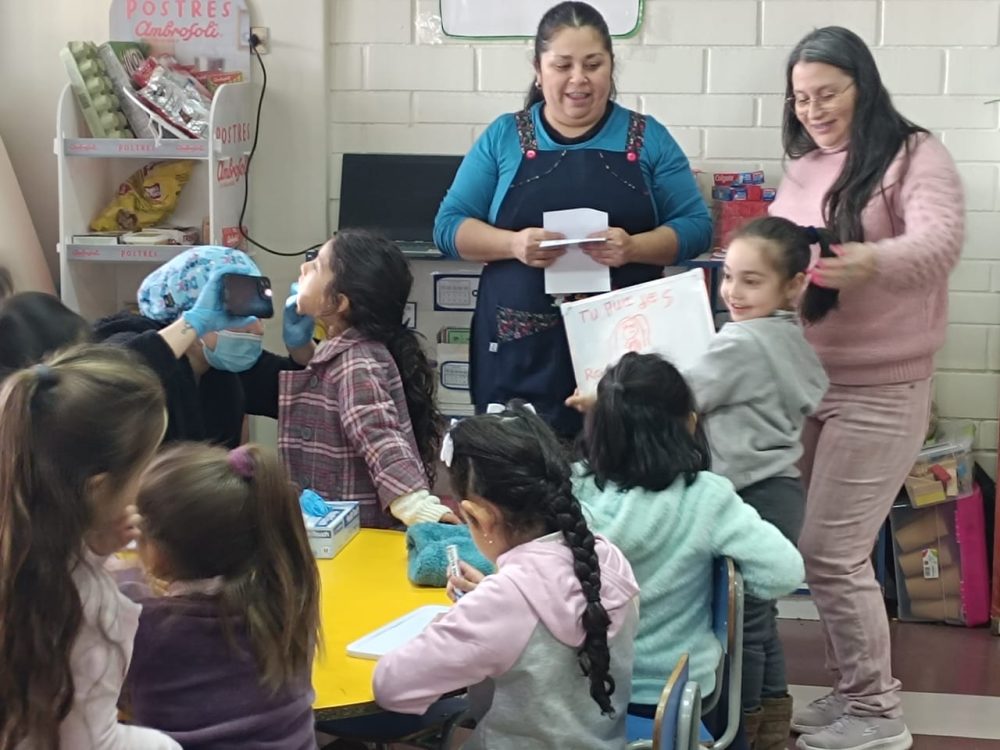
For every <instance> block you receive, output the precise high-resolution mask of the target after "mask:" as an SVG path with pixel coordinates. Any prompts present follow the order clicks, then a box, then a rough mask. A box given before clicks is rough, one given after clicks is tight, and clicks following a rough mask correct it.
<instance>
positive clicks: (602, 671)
mask: <svg viewBox="0 0 1000 750" xmlns="http://www.w3.org/2000/svg"><path fill="white" fill-rule="evenodd" d="M442 459H443V460H444V462H445V464H447V465H448V466H449V467H450V469H451V480H452V486H453V489H454V492H455V495H456V496H457V497H460V498H462V503H461V508H462V512H463V514H464V515H465V517H466V519H467V520H468V523H469V530H470V531H471V533H472V538H473V540H474V541H475V543H476V546H477V547H479V549H480V550H481V551H482V552H483V554H484V555H485V556H486V557H488V558H490V559H491V560H493V561H495V562H496V564H497V572H496V573H495V574H493V575H490V576H487V577H486V578H484V579H482V581H481V582H480V583H479V584H478V586H476V587H475V588H474V589H473V590H471V591H469V592H468V593H467V594H465V595H464V596H463V597H462V598H461V599H459V600H458V601H457V602H456V604H455V605H454V607H452V609H451V610H450V611H449V612H448V613H447V614H445V615H444V616H443V617H442V618H441V619H440V620H438V621H437V622H435V623H433V624H432V625H431V626H429V627H428V628H427V629H426V630H425V631H424V632H423V633H422V634H421V635H420V636H418V637H417V638H415V639H414V640H412V641H410V642H409V643H408V644H406V645H405V646H403V647H401V648H399V649H397V650H396V651H394V652H392V653H389V654H387V655H386V656H384V657H383V658H382V659H381V661H380V662H379V664H378V667H377V668H376V670H375V678H374V689H375V698H376V700H377V701H378V703H379V705H381V706H382V707H383V708H386V709H389V710H391V711H398V712H400V713H411V714H421V713H423V712H425V711H426V710H427V708H428V707H429V706H430V705H431V704H432V703H433V702H434V701H436V700H437V699H438V698H439V697H440V696H441V695H443V694H445V693H448V692H451V691H454V690H459V689H461V688H464V687H468V686H472V685H476V684H478V683H480V682H482V681H484V680H491V681H492V683H493V689H494V693H493V704H492V707H491V708H490V710H489V712H488V713H487V714H486V716H485V718H484V719H483V720H482V721H480V722H479V725H478V726H477V728H476V731H475V734H474V735H473V736H472V738H471V739H470V740H469V741H468V742H467V743H466V744H465V745H464V747H465V748H466V750H474V749H477V748H486V747H489V748H491V749H493V748H500V749H503V748H511V749H512V750H513V749H514V748H516V749H517V750H543V749H546V748H553V747H572V748H576V749H577V750H586V749H587V748H595V749H596V748H624V747H625V713H626V709H627V706H628V702H629V695H630V683H631V676H632V653H633V652H632V640H633V637H634V635H635V629H636V624H637V622H638V594H639V587H638V584H637V583H636V581H635V578H634V576H633V575H632V568H631V567H630V566H629V564H628V561H627V560H626V559H625V556H624V555H623V554H622V553H621V551H620V550H619V549H618V548H617V547H615V546H614V545H612V544H611V543H610V542H608V541H607V540H606V539H605V538H604V537H601V536H595V535H594V534H592V533H591V531H590V529H589V528H588V527H587V522H586V521H585V520H584V517H583V513H582V511H581V510H580V504H579V503H578V502H577V501H576V498H574V497H573V494H572V488H571V484H570V466H569V463H568V462H567V461H566V459H565V457H564V455H563V452H562V450H561V447H560V445H559V443H558V441H557V440H556V438H555V435H553V433H552V432H551V431H550V430H549V428H548V427H547V426H546V425H545V423H544V422H542V420H541V419H540V418H539V417H538V416H536V415H535V414H534V413H533V412H532V411H531V410H530V409H528V408H526V407H523V406H516V407H514V408H511V409H508V410H507V411H504V412H502V413H500V414H497V415H492V414H487V415H481V416H477V417H472V418H470V419H466V420H464V421H463V422H460V423H459V424H457V425H456V426H455V427H454V428H452V430H451V432H450V434H449V435H448V436H447V437H446V438H445V443H444V446H443V448H442ZM466 572H468V571H467V570H466ZM595 704H596V705H595Z"/></svg>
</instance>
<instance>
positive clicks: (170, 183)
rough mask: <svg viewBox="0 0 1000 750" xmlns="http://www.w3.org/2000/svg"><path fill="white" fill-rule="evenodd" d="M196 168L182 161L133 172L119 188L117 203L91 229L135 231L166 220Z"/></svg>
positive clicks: (153, 164)
mask: <svg viewBox="0 0 1000 750" xmlns="http://www.w3.org/2000/svg"><path fill="white" fill-rule="evenodd" d="M193 169H194V162H193V161H190V160H187V159H182V160H179V161H160V162H153V163H151V164H147V165H146V166H144V167H143V168H142V169H140V170H138V171H136V172H133V173H132V175H131V176H130V177H129V178H128V179H127V180H125V182H123V183H122V184H121V185H119V186H118V195H116V196H115V197H114V200H112V201H111V202H110V203H109V204H108V205H107V206H106V207H105V208H104V210H102V211H101V212H100V213H99V214H98V215H97V218H95V219H94V220H93V221H92V222H90V228H91V229H92V230H93V231H95V232H112V231H121V230H125V231H128V232H134V231H137V230H139V229H145V228H147V227H151V226H155V225H156V224H159V223H161V222H163V221H165V220H166V219H167V217H169V216H170V214H172V213H173V211H174V209H175V208H176V207H177V199H178V198H179V197H180V194H181V190H182V189H183V187H184V186H185V185H186V184H187V181H188V180H189V179H190V178H191V171H192V170H193Z"/></svg>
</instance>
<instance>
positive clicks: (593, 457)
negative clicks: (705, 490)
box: [583, 352, 712, 492]
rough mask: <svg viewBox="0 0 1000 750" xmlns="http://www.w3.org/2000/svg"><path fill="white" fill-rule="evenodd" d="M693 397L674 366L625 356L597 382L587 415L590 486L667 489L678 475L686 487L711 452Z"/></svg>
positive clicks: (631, 354) (705, 464) (655, 359)
mask: <svg viewBox="0 0 1000 750" xmlns="http://www.w3.org/2000/svg"><path fill="white" fill-rule="evenodd" d="M696 412H697V405H696V404H695V400H694V394H693V393H692V392H691V389H690V388H689V387H688V384H687V382H686V381H685V380H684V377H683V376H682V375H681V374H680V372H679V371H678V370H677V368H676V367H674V366H673V365H672V364H670V363H669V362H667V361H666V360H665V359H663V357H661V356H660V355H658V354H636V353H635V352H628V353H627V354H625V355H624V356H623V357H622V358H621V359H620V360H618V362H617V363H616V364H614V365H613V366H612V367H610V368H608V370H607V372H605V373H604V376H603V377H602V378H601V380H600V382H599V383H598V384H597V403H596V404H595V405H594V408H593V409H591V411H590V413H589V414H588V415H587V422H586V427H585V430H584V440H583V452H584V459H585V461H586V465H587V470H588V471H589V472H590V474H591V475H592V476H593V478H594V483H595V484H596V485H597V486H598V487H599V488H601V489H604V487H605V485H606V484H607V483H608V482H613V483H614V484H615V485H616V486H617V487H618V488H619V489H623V490H628V489H632V488H633V487H641V488H642V489H645V490H649V491H651V492H659V491H661V490H665V489H667V488H668V487H669V486H670V485H672V484H673V483H674V482H675V481H676V480H677V478H678V477H684V482H685V484H688V485H690V484H692V483H693V482H694V481H695V479H696V478H697V476H698V472H700V471H708V469H709V466H710V465H711V460H712V454H711V451H710V450H709V447H708V441H707V440H706V438H705V433H704V431H703V430H702V428H701V423H700V422H697V423H695V425H694V428H693V430H692V426H691V420H692V415H694V414H695V413H696Z"/></svg>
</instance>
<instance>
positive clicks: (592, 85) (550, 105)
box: [535, 26, 614, 137]
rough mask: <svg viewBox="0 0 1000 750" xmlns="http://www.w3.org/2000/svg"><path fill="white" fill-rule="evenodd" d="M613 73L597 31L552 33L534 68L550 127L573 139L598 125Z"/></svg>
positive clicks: (573, 30) (612, 62)
mask: <svg viewBox="0 0 1000 750" xmlns="http://www.w3.org/2000/svg"><path fill="white" fill-rule="evenodd" d="M613 70H614V61H613V58H612V56H611V51H610V50H609V49H607V48H606V46H605V40H604V39H603V38H602V36H601V34H600V32H599V31H598V30H597V29H595V28H593V27H591V26H583V27H580V28H573V27H565V28H562V29H560V30H559V31H557V32H556V33H555V34H553V35H552V37H551V38H550V39H549V41H548V44H547V45H546V49H545V51H544V52H543V53H542V54H541V55H540V57H539V60H538V64H537V66H536V69H535V75H536V84H537V85H538V86H540V88H541V90H542V96H543V97H544V99H545V118H546V120H548V121H549V124H550V125H552V126H553V127H555V128H556V130H558V131H559V132H561V133H563V134H564V135H567V136H570V137H572V136H575V135H578V134H579V133H582V132H585V131H587V130H588V129H589V128H591V127H592V126H593V125H594V124H595V123H597V121H598V120H600V119H601V117H602V116H603V115H604V112H605V110H606V109H607V107H608V100H609V98H610V96H611V80H612V72H613Z"/></svg>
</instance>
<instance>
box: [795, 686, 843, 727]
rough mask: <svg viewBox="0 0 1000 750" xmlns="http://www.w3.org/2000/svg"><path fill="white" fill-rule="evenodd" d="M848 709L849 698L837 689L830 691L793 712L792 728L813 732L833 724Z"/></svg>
mask: <svg viewBox="0 0 1000 750" xmlns="http://www.w3.org/2000/svg"><path fill="white" fill-rule="evenodd" d="M846 710H847V699H846V698H845V697H844V696H842V695H841V694H840V693H838V692H836V691H832V692H829V693H827V694H826V695H824V696H823V697H822V698H817V699H816V700H814V701H813V702H812V703H810V704H809V705H808V706H806V707H805V708H800V709H797V710H796V711H795V713H794V714H792V730H793V731H795V732H798V733H799V734H813V733H814V732H818V731H819V730H820V729H823V728H825V727H828V726H830V725H831V724H833V722H835V721H836V720H837V719H839V718H840V717H841V716H843V715H844V711H846Z"/></svg>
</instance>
